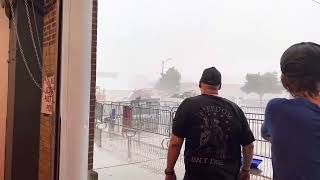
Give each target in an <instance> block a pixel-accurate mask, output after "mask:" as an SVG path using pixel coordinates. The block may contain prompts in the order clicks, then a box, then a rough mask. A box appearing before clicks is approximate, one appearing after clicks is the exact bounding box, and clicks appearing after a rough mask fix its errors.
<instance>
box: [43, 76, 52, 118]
mask: <svg viewBox="0 0 320 180" xmlns="http://www.w3.org/2000/svg"><path fill="white" fill-rule="evenodd" d="M54 106H55V77H54V76H50V77H45V79H44V82H43V87H42V102H41V113H43V114H48V115H51V114H53V111H54Z"/></svg>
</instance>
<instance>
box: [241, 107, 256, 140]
mask: <svg viewBox="0 0 320 180" xmlns="http://www.w3.org/2000/svg"><path fill="white" fill-rule="evenodd" d="M239 113H240V114H239V115H240V122H241V133H240V144H241V145H242V146H246V145H249V144H251V143H253V142H254V141H255V138H254V135H253V133H252V131H251V129H250V126H249V123H248V120H247V118H246V116H245V115H244V113H243V111H242V110H241V109H240V108H239Z"/></svg>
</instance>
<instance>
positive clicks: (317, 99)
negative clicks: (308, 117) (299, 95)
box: [307, 96, 320, 106]
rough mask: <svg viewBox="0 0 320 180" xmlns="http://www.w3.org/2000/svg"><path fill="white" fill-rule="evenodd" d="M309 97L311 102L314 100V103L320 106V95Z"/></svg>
mask: <svg viewBox="0 0 320 180" xmlns="http://www.w3.org/2000/svg"><path fill="white" fill-rule="evenodd" d="M307 99H308V100H309V101H310V102H312V103H314V104H316V105H318V106H320V96H317V97H307Z"/></svg>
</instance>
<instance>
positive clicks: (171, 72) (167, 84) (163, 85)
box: [155, 67, 181, 93]
mask: <svg viewBox="0 0 320 180" xmlns="http://www.w3.org/2000/svg"><path fill="white" fill-rule="evenodd" d="M180 81H181V74H180V72H179V71H178V70H176V69H175V68H174V67H172V68H170V69H168V71H167V72H166V73H165V74H163V75H162V77H161V78H160V79H159V81H158V82H157V84H156V86H155V88H156V89H158V90H161V91H165V92H168V93H174V92H176V91H179V89H180Z"/></svg>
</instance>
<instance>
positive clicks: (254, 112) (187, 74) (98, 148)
mask: <svg viewBox="0 0 320 180" xmlns="http://www.w3.org/2000/svg"><path fill="white" fill-rule="evenodd" d="M319 10H320V4H318V3H316V2H314V1H302V0H282V1H278V0H269V1H256V0H248V1H216V0H201V1H195V0H175V1H172V0H162V1H148V0H136V1H132V0H118V1H111V0H104V1H101V2H99V13H98V16H99V18H98V24H99V25H98V54H97V55H98V66H97V68H98V76H97V86H98V87H97V110H96V137H95V152H94V153H95V157H94V168H95V170H97V171H98V172H99V177H100V178H101V179H109V180H122V179H135V178H136V179H152V180H158V179H159V180H160V179H164V169H165V167H166V155H167V146H168V140H169V137H170V133H171V124H172V118H173V117H174V114H175V111H176V109H177V107H178V105H179V104H180V103H181V101H182V100H183V99H184V98H186V97H191V96H194V95H197V94H199V88H198V83H199V79H200V76H201V73H202V71H203V69H204V68H207V67H211V66H215V67H217V68H218V69H219V70H220V71H221V72H222V76H223V78H222V79H223V85H222V90H221V93H220V95H221V96H223V97H225V98H228V99H230V100H232V101H235V102H236V103H237V104H239V105H240V106H241V107H242V108H243V111H244V112H245V114H246V116H247V117H248V119H249V123H250V127H251V128H252V130H253V132H254V134H255V136H256V138H257V141H256V142H255V147H256V149H255V158H256V159H258V160H262V163H261V164H260V166H259V169H257V170H255V171H253V175H252V177H253V179H272V167H271V150H270V144H269V143H268V142H266V141H264V140H263V139H262V138H261V134H260V128H261V124H262V122H263V119H264V107H265V105H266V102H268V100H270V99H271V98H273V97H288V96H289V95H288V93H286V92H285V91H284V90H283V89H282V88H279V89H278V90H277V91H276V92H271V91H270V90H268V89H269V88H268V87H266V88H264V89H263V93H259V90H257V89H255V90H253V91H252V93H249V92H248V91H246V90H244V88H242V87H244V83H245V82H246V75H247V74H249V73H255V74H258V75H265V74H266V73H267V74H268V73H269V74H271V76H272V77H274V78H275V79H276V81H275V84H276V85H277V87H281V86H280V81H279V76H280V67H279V61H280V57H281V55H282V53H283V52H284V50H285V49H287V48H288V47H289V46H291V45H292V44H294V43H297V42H301V41H314V42H316V43H320V38H319V36H318V33H319V32H320V21H319V22H318V21H316V17H319V16H320V11H319ZM176 171H177V175H178V179H182V178H183V174H184V163H183V150H182V152H181V155H180V158H179V160H178V162H177V165H176Z"/></svg>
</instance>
